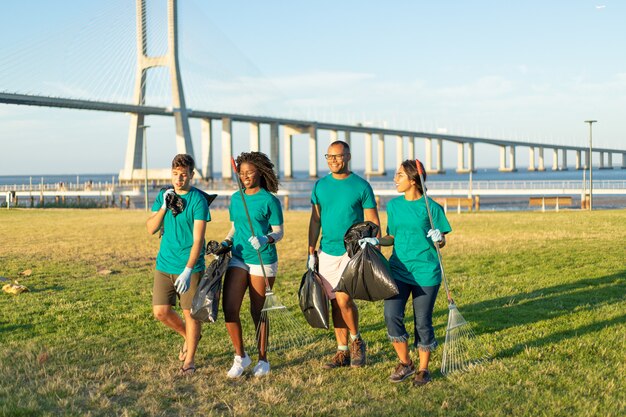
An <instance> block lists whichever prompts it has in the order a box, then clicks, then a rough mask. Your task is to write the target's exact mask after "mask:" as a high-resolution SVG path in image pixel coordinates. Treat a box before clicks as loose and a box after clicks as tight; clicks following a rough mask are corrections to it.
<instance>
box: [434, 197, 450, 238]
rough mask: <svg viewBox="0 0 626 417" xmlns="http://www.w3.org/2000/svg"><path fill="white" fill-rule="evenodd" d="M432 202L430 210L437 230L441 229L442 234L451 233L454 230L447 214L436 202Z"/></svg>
mask: <svg viewBox="0 0 626 417" xmlns="http://www.w3.org/2000/svg"><path fill="white" fill-rule="evenodd" d="M430 201H432V202H431V203H430V208H431V212H432V215H433V224H434V225H435V229H439V231H440V232H441V233H450V232H451V231H452V228H451V227H450V223H448V219H447V218H446V213H445V212H444V211H443V208H442V207H441V206H440V205H439V204H437V203H436V202H435V201H433V200H430Z"/></svg>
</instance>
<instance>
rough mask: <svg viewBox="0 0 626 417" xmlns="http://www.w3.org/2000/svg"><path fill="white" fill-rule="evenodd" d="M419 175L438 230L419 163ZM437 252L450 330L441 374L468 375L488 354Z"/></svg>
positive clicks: (447, 335) (428, 208)
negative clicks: (457, 301)
mask: <svg viewBox="0 0 626 417" xmlns="http://www.w3.org/2000/svg"><path fill="white" fill-rule="evenodd" d="M415 165H416V168H417V173H418V174H419V177H420V183H421V185H422V191H423V194H424V202H425V203H426V211H427V212H428V220H429V221H430V227H431V228H432V229H434V228H435V225H434V223H433V216H432V214H431V212H430V206H429V204H428V196H427V195H426V186H425V185H424V171H423V168H422V164H421V162H420V161H419V160H417V159H416V160H415ZM435 248H436V249H437V257H438V259H439V267H440V268H441V277H442V278H443V286H444V288H445V290H446V297H447V299H448V326H447V327H446V341H445V343H444V346H443V356H442V358H441V373H442V374H443V375H448V374H450V373H451V372H455V371H464V370H467V369H468V368H470V367H471V366H473V365H477V364H478V363H480V362H483V361H485V360H487V359H489V354H488V353H487V350H486V349H485V347H484V346H483V345H482V343H481V342H480V340H479V339H478V338H477V337H476V334H475V333H474V331H473V330H472V326H471V325H470V323H468V322H467V321H466V320H465V319H464V318H463V316H462V315H461V313H460V312H459V310H458V308H457V307H456V304H455V303H454V300H452V296H451V295H450V290H449V288H448V279H447V278H446V274H445V272H444V269H443V262H442V258H441V250H440V248H439V242H436V243H435Z"/></svg>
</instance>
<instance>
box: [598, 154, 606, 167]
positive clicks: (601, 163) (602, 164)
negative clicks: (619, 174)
mask: <svg viewBox="0 0 626 417" xmlns="http://www.w3.org/2000/svg"><path fill="white" fill-rule="evenodd" d="M604 168H605V167H604V152H600V167H599V169H604Z"/></svg>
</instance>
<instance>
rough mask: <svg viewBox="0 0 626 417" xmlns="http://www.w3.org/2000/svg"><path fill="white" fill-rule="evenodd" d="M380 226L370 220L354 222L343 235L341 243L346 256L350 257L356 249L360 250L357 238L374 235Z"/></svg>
mask: <svg viewBox="0 0 626 417" xmlns="http://www.w3.org/2000/svg"><path fill="white" fill-rule="evenodd" d="M379 229H380V228H379V227H378V226H377V225H376V224H375V223H372V222H370V221H366V222H361V223H354V224H353V225H352V226H350V228H349V229H348V231H347V232H346V234H345V235H343V244H344V246H345V247H346V251H347V252H348V256H349V257H350V258H352V257H353V256H354V255H355V254H356V253H357V252H358V251H360V250H361V247H360V246H359V239H363V238H364V237H376V235H378V230H379Z"/></svg>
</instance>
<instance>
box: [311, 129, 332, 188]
mask: <svg viewBox="0 0 626 417" xmlns="http://www.w3.org/2000/svg"><path fill="white" fill-rule="evenodd" d="M335 132H337V131H335ZM335 140H337V139H335ZM309 177H311V178H317V126H316V125H311V126H309Z"/></svg>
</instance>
